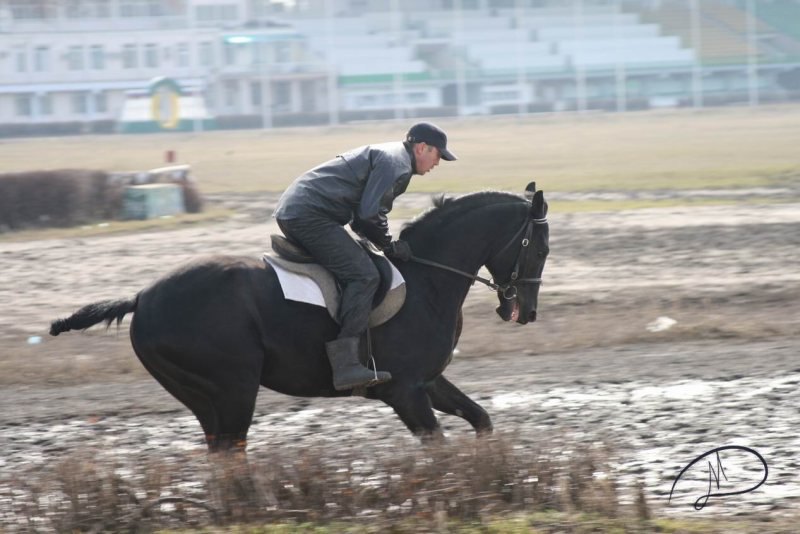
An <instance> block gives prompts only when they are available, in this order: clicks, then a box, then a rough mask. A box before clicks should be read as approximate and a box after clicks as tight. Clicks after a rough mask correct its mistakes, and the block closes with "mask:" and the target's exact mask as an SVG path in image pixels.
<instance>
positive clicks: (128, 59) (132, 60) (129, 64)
mask: <svg viewBox="0 0 800 534" xmlns="http://www.w3.org/2000/svg"><path fill="white" fill-rule="evenodd" d="M138 56H139V47H138V46H136V45H135V44H126V45H123V47H122V68H123V69H135V68H136V67H138V66H139V61H138V59H139V57H138Z"/></svg>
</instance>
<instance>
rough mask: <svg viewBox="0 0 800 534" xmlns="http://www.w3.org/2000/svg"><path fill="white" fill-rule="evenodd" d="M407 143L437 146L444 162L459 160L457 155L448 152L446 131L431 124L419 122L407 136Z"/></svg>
mask: <svg viewBox="0 0 800 534" xmlns="http://www.w3.org/2000/svg"><path fill="white" fill-rule="evenodd" d="M406 141H408V142H409V143H425V144H427V145H430V146H435V147H436V148H438V149H439V153H440V154H441V155H442V159H443V160H446V161H455V160H457V159H458V158H457V157H456V155H455V154H453V153H452V152H450V151H449V150H447V134H446V133H444V130H442V129H441V128H439V127H438V126H436V125H435V124H431V123H430V122H418V123H417V124H415V125H414V126H412V127H411V129H409V130H408V133H407V134H406Z"/></svg>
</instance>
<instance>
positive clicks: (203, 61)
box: [199, 41, 214, 67]
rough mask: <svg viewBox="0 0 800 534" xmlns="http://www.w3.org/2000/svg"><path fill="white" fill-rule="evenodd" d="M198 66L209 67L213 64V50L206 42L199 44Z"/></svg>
mask: <svg viewBox="0 0 800 534" xmlns="http://www.w3.org/2000/svg"><path fill="white" fill-rule="evenodd" d="M199 56H200V65H201V66H203V67H210V66H211V65H213V64H214V48H213V46H212V44H211V43H210V42H208V41H203V42H202V43H200V54H199Z"/></svg>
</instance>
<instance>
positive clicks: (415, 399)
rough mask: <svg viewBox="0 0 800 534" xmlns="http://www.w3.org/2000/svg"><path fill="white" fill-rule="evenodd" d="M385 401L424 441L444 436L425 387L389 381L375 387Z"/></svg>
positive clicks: (379, 396)
mask: <svg viewBox="0 0 800 534" xmlns="http://www.w3.org/2000/svg"><path fill="white" fill-rule="evenodd" d="M375 390H376V391H380V393H379V394H378V395H377V396H378V398H380V399H381V400H382V401H383V402H385V403H386V404H388V405H389V406H391V407H392V408H393V409H394V411H395V413H396V414H397V415H398V417H400V419H401V420H402V421H403V423H405V425H406V426H407V427H408V429H409V430H410V431H411V432H412V433H413V434H414V435H415V436H418V437H419V438H420V439H421V440H422V441H423V442H426V441H435V440H438V439H441V438H442V429H441V427H440V426H439V421H438V420H437V419H436V414H434V413H433V408H432V407H431V399H430V397H428V393H427V392H426V390H425V388H424V387H421V386H409V385H405V384H401V383H397V382H389V383H388V384H383V385H380V386H378V387H376V388H375Z"/></svg>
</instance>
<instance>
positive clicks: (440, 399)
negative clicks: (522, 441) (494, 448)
mask: <svg viewBox="0 0 800 534" xmlns="http://www.w3.org/2000/svg"><path fill="white" fill-rule="evenodd" d="M427 391H428V396H429V397H430V399H431V402H432V403H433V407H434V408H436V409H437V410H439V411H440V412H444V413H447V414H450V415H457V416H458V417H461V418H463V419H466V420H467V422H468V423H469V424H471V425H472V428H474V429H475V432H476V433H477V434H478V435H481V434H491V432H492V420H491V418H490V417H489V414H488V413H486V410H484V409H483V408H481V406H480V405H479V404H478V403H477V402H475V401H473V400H472V399H470V398H469V397H467V396H466V395H465V394H464V393H462V392H461V390H460V389H458V388H457V387H455V386H454V385H453V384H452V383H450V381H449V380H447V379H446V378H445V377H444V376H442V375H439V376H438V377H436V380H434V381H433V382H431V383H430V384H429V385H428V388H427Z"/></svg>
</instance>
